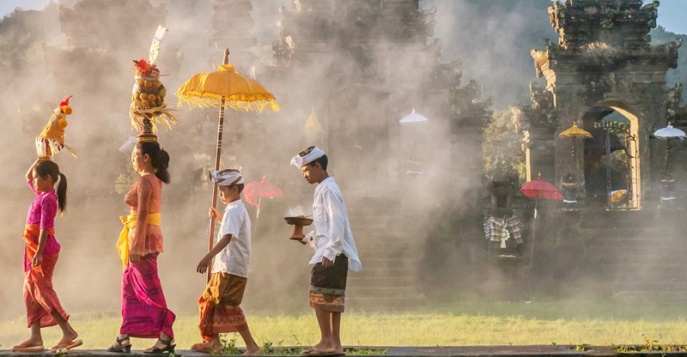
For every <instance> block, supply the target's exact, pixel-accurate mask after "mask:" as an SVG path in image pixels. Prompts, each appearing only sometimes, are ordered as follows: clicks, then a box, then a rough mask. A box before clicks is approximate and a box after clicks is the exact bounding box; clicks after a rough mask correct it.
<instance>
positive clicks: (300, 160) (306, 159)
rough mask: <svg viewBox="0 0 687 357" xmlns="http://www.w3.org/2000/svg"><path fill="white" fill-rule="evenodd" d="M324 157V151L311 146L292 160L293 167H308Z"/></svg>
mask: <svg viewBox="0 0 687 357" xmlns="http://www.w3.org/2000/svg"><path fill="white" fill-rule="evenodd" d="M324 155H325V153H324V150H322V149H320V148H318V147H317V146H311V147H309V148H307V149H305V150H303V151H301V152H300V153H298V155H296V156H294V157H293V158H291V165H293V166H296V167H297V168H299V169H300V168H301V167H303V165H307V164H309V163H311V162H313V161H315V160H317V159H319V158H321V157H322V156H324Z"/></svg>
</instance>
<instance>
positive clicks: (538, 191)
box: [520, 178, 563, 201]
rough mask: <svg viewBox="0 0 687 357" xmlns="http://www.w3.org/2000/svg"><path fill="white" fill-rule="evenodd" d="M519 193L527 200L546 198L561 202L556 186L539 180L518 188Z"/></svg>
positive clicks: (561, 198)
mask: <svg viewBox="0 0 687 357" xmlns="http://www.w3.org/2000/svg"><path fill="white" fill-rule="evenodd" d="M520 192H522V194H523V195H525V197H529V198H546V199H548V200H556V201H562V200H563V195H561V193H560V192H559V191H558V189H557V188H556V186H554V185H552V184H550V183H549V182H548V181H544V180H542V179H540V178H538V179H536V180H532V181H530V182H527V183H526V184H524V185H522V187H520Z"/></svg>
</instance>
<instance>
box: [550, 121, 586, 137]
mask: <svg viewBox="0 0 687 357" xmlns="http://www.w3.org/2000/svg"><path fill="white" fill-rule="evenodd" d="M558 136H560V137H561V138H591V137H592V134H591V133H590V132H588V131H586V130H584V129H580V128H578V127H577V124H576V123H573V125H572V126H571V127H569V128H567V129H565V130H563V131H562V132H561V133H560V134H558Z"/></svg>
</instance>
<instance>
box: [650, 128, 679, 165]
mask: <svg viewBox="0 0 687 357" xmlns="http://www.w3.org/2000/svg"><path fill="white" fill-rule="evenodd" d="M654 136H655V137H657V138H659V139H663V140H666V141H667V142H666V162H665V168H666V173H668V171H669V170H668V163H669V161H668V154H669V153H670V139H680V140H684V139H685V138H687V134H685V132H684V131H682V130H680V129H678V128H673V126H672V125H670V124H668V126H667V127H665V128H662V129H658V130H656V131H655V132H654Z"/></svg>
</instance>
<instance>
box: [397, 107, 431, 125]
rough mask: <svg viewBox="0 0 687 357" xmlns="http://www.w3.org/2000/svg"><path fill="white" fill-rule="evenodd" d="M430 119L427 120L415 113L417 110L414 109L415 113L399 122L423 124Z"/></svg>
mask: <svg viewBox="0 0 687 357" xmlns="http://www.w3.org/2000/svg"><path fill="white" fill-rule="evenodd" d="M428 121H429V119H427V118H426V117H425V116H424V115H422V114H418V113H415V108H413V111H412V112H411V113H410V114H408V115H406V116H404V117H403V118H401V120H399V121H398V122H399V123H401V124H411V123H422V122H428Z"/></svg>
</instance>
